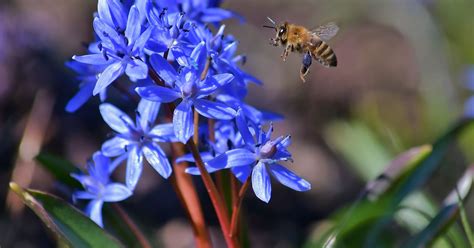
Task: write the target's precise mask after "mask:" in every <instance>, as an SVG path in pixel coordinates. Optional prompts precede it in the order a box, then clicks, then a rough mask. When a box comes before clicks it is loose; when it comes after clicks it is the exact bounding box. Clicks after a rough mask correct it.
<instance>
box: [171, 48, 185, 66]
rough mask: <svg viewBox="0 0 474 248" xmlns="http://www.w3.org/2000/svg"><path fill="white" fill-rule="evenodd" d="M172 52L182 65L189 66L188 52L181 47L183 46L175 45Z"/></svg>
mask: <svg viewBox="0 0 474 248" xmlns="http://www.w3.org/2000/svg"><path fill="white" fill-rule="evenodd" d="M170 54H171V55H173V56H172V57H173V58H174V60H176V62H178V64H179V65H180V66H189V64H188V58H187V55H186V53H185V52H184V51H183V49H181V47H178V46H173V47H171V49H170Z"/></svg>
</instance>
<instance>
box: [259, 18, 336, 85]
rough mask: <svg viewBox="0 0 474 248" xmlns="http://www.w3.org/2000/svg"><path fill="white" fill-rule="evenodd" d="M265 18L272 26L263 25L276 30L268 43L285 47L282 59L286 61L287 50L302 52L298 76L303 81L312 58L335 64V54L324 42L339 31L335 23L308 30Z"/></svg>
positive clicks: (327, 63)
mask: <svg viewBox="0 0 474 248" xmlns="http://www.w3.org/2000/svg"><path fill="white" fill-rule="evenodd" d="M267 19H268V20H269V21H270V22H271V23H272V24H273V26H268V25H264V26H263V27H265V28H271V29H274V30H275V32H276V37H275V38H272V39H270V44H271V45H273V46H284V47H285V50H284V51H283V53H282V54H281V58H282V59H283V61H286V57H287V56H288V54H289V52H294V51H297V52H299V53H302V54H303V61H302V66H301V69H300V78H301V80H303V82H305V81H306V80H305V78H304V77H305V76H306V75H307V74H308V72H309V67H310V66H311V63H312V60H313V59H314V60H316V61H318V62H319V63H320V64H322V65H323V66H325V67H335V66H337V58H336V54H335V53H334V51H333V50H332V48H331V47H330V46H329V45H328V44H327V43H326V42H327V41H329V40H330V39H331V38H332V37H334V36H335V35H336V34H337V31H339V27H338V26H337V25H336V24H335V23H333V22H330V23H327V24H325V25H322V26H319V27H317V28H315V29H313V30H308V29H307V28H305V27H303V26H299V25H295V24H290V23H288V22H284V23H283V24H281V25H279V26H277V25H276V23H275V21H273V20H272V19H271V18H270V17H267Z"/></svg>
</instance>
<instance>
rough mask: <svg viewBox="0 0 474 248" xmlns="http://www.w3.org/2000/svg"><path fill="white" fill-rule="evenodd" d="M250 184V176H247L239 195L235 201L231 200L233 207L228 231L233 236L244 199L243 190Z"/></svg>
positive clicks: (235, 232)
mask: <svg viewBox="0 0 474 248" xmlns="http://www.w3.org/2000/svg"><path fill="white" fill-rule="evenodd" d="M249 185H250V176H249V178H247V180H246V181H245V183H244V184H243V185H242V187H241V188H240V191H239V195H238V197H237V201H234V202H232V204H233V207H232V219H231V223H230V233H229V236H230V237H232V238H234V237H235V236H236V234H237V225H238V223H239V214H240V208H241V206H242V200H243V199H244V196H245V192H246V191H247V188H248V187H249Z"/></svg>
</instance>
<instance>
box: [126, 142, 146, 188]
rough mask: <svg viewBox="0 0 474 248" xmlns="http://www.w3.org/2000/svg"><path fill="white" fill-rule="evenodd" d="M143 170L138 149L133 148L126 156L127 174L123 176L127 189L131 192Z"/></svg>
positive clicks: (141, 157) (141, 158)
mask: <svg viewBox="0 0 474 248" xmlns="http://www.w3.org/2000/svg"><path fill="white" fill-rule="evenodd" d="M142 170H143V156H142V154H141V151H140V148H138V147H136V146H135V147H133V148H132V149H131V151H130V152H129V154H128V160H127V172H126V175H125V181H126V184H127V187H128V188H130V189H131V190H133V189H134V188H135V186H136V185H137V183H138V179H140V175H141V174H142Z"/></svg>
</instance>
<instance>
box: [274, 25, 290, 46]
mask: <svg viewBox="0 0 474 248" xmlns="http://www.w3.org/2000/svg"><path fill="white" fill-rule="evenodd" d="M276 31H277V33H276V37H277V39H279V40H281V41H282V42H283V43H285V42H286V40H287V39H288V23H287V22H285V23H283V24H281V25H280V26H279V27H278V28H277V30H276Z"/></svg>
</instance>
